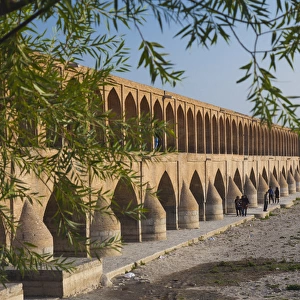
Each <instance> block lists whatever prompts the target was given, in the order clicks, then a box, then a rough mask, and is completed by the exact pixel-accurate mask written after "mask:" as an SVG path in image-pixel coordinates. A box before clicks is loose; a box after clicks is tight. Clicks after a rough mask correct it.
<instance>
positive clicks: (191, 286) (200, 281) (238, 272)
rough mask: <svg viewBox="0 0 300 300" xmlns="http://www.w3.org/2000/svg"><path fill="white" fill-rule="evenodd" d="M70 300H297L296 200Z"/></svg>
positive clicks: (299, 210)
mask: <svg viewBox="0 0 300 300" xmlns="http://www.w3.org/2000/svg"><path fill="white" fill-rule="evenodd" d="M70 299H72V300H99V299H105V300H119V299H122V300H142V299H160V300H167V299H170V300H233V299H251V300H252V299H253V300H254V299H255V300H257V299H278V300H290V299H300V201H297V202H296V203H295V205H294V206H293V207H291V208H289V209H280V210H279V209H278V210H274V211H273V212H272V213H270V216H269V217H267V218H266V219H261V220H260V219H255V220H252V221H249V222H246V223H244V224H242V225H240V226H237V227H232V228H230V229H229V230H227V231H226V232H224V233H222V234H219V235H216V236H214V237H211V238H209V239H207V240H204V241H200V242H199V243H197V244H193V245H190V246H187V247H184V248H180V249H177V250H175V251H172V252H170V253H166V254H165V255H164V256H161V257H160V258H158V259H156V260H155V261H152V262H150V263H147V264H146V265H141V266H138V267H137V268H136V269H134V270H132V272H130V273H127V274H125V275H121V276H118V277H115V278H113V279H112V286H111V287H99V288H98V289H96V290H94V291H91V292H89V293H85V294H81V295H78V296H76V297H72V298H70Z"/></svg>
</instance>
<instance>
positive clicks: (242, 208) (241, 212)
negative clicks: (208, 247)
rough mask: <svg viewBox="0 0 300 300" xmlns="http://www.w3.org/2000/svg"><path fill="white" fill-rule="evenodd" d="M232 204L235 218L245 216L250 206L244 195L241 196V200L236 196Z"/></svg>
mask: <svg viewBox="0 0 300 300" xmlns="http://www.w3.org/2000/svg"><path fill="white" fill-rule="evenodd" d="M234 203H235V210H236V216H237V217H238V216H247V210H248V206H249V204H250V202H249V199H248V197H247V196H246V195H242V196H241V198H240V197H239V196H236V198H235V200H234Z"/></svg>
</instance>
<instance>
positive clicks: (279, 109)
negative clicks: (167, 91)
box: [0, 0, 300, 268]
mask: <svg viewBox="0 0 300 300" xmlns="http://www.w3.org/2000/svg"><path fill="white" fill-rule="evenodd" d="M299 11H300V4H299V2H298V1H296V0H276V1H274V2H273V1H272V5H271V4H270V3H268V2H267V1H265V0H247V1H246V0H244V1H243V0H235V1H232V0H199V1H188V0H186V1H179V0H170V1H161V0H158V1H150V0H139V1H130V0H124V1H118V0H114V1H111V2H109V1H108V2H103V1H99V0H80V1H78V0H74V1H70V0H43V1H41V0H20V1H14V0H0V24H1V26H0V64H1V72H0V84H1V85H0V93H1V94H0V98H1V103H0V105H1V110H0V113H1V118H0V131H1V135H0V139H1V140H0V143H1V148H0V151H1V159H0V164H1V165H0V186H1V194H0V197H1V201H2V203H3V207H2V209H1V211H0V213H1V218H2V222H3V223H4V227H5V228H6V229H7V230H9V231H11V234H12V236H13V235H14V233H15V225H16V224H15V222H14V220H13V218H12V216H11V213H10V210H8V209H7V207H9V205H8V204H7V203H13V202H14V201H17V200H18V201H19V200H22V201H25V200H27V201H29V202H33V201H39V202H41V203H42V198H43V195H41V194H40V193H38V192H34V191H32V190H30V189H29V188H28V187H27V185H26V182H24V180H22V178H25V177H26V175H27V174H31V175H32V174H34V175H36V176H37V178H39V179H40V180H41V181H43V182H44V184H45V186H47V187H48V188H50V187H52V186H54V187H55V190H56V193H57V194H56V197H55V199H56V202H57V214H56V215H55V218H56V223H57V226H58V228H59V232H60V233H61V234H66V233H67V235H68V238H69V240H70V243H71V244H73V245H74V246H75V247H76V240H77V239H76V238H77V235H76V229H77V228H78V225H80V223H78V222H76V221H74V220H72V218H71V216H72V215H73V214H75V215H76V214H78V215H79V216H80V215H84V214H88V213H90V212H91V210H95V209H96V210H97V209H98V208H97V206H96V200H95V199H98V196H99V195H98V194H99V191H95V190H93V189H92V187H91V185H90V184H89V183H90V181H91V180H92V179H93V178H94V177H97V178H98V179H100V180H104V179H110V178H115V177H117V178H124V179H125V180H128V181H129V182H132V183H135V181H136V179H138V177H137V175H136V174H134V172H132V170H131V163H132V162H133V161H134V160H135V156H134V154H133V152H132V150H139V151H140V150H142V152H143V151H144V150H146V142H145V141H146V140H149V138H150V137H152V136H154V135H155V132H154V131H156V130H157V131H158V132H159V133H160V132H161V131H164V130H165V128H164V124H159V126H158V127H159V128H158V129H157V126H153V121H152V120H151V121H150V122H149V118H145V119H141V120H131V121H130V120H127V122H124V121H123V119H121V120H118V119H116V118H115V116H113V115H112V112H105V111H104V110H103V109H101V107H102V106H103V102H102V99H101V94H100V93H99V92H98V90H99V88H102V87H103V88H104V87H105V85H107V84H113V81H112V79H111V78H110V76H109V75H110V73H111V72H112V71H119V72H126V71H128V70H129V68H130V66H129V65H128V64H127V60H128V57H129V56H130V51H129V49H128V48H127V47H126V36H122V28H124V27H127V28H129V29H130V28H133V27H135V28H136V29H137V31H138V33H139V37H140V39H141V44H140V49H139V50H140V53H141V55H140V59H139V61H138V67H146V68H148V70H149V74H150V78H151V79H152V81H153V83H154V82H155V81H156V80H157V79H160V80H161V81H162V83H164V84H165V83H170V84H172V85H175V84H176V83H177V82H178V81H180V80H181V79H182V78H183V75H184V72H183V71H180V70H175V69H174V65H173V63H172V62H170V61H169V60H168V59H167V57H168V56H167V54H166V53H164V52H163V45H160V44H159V43H157V42H155V41H154V42H151V41H147V40H146V39H145V38H144V36H143V32H142V29H143V26H147V21H148V17H149V15H153V16H154V19H155V20H156V21H157V22H158V24H159V26H160V28H161V29H162V30H163V29H164V28H165V26H168V25H173V24H176V26H179V27H180V29H179V31H178V33H177V34H176V36H175V37H174V38H181V39H183V40H184V41H186V47H187V48H189V47H192V46H193V45H194V44H197V45H200V46H203V47H207V48H209V47H210V46H212V45H214V44H216V43H218V42H219V40H220V39H223V40H224V41H225V42H227V43H230V41H231V40H233V39H236V40H237V41H238V42H239V43H240V45H241V47H242V48H243V49H244V51H246V52H247V53H249V55H250V58H251V61H250V62H248V63H246V64H245V65H244V66H242V67H241V69H242V70H243V71H244V72H245V74H244V76H243V77H242V78H241V79H240V80H239V81H238V82H244V81H249V82H250V87H249V95H248V100H249V101H252V102H253V105H254V108H253V114H254V116H258V117H260V118H261V119H262V120H263V121H266V122H268V124H271V122H272V120H273V118H274V117H277V121H279V122H281V123H282V124H284V125H288V126H290V127H291V128H293V129H297V128H299V122H300V121H299V120H298V117H297V108H298V104H296V103H295V102H293V100H294V99H295V98H294V97H288V96H285V95H284V94H283V93H282V91H281V90H280V89H279V88H278V87H276V71H277V65H278V62H279V61H285V62H286V63H287V64H289V65H290V67H291V68H293V63H294V58H295V56H296V55H297V54H298V52H299V33H298V32H299V30H298V29H299V25H298V22H299V16H300V14H299ZM44 25H47V26H51V25H53V26H55V32H53V35H52V36H50V35H49V34H48V32H47V31H42V30H41V28H44ZM241 26H242V27H243V28H245V29H247V32H249V34H250V33H252V34H253V35H254V37H255V39H254V43H253V45H252V46H251V47H248V46H247V45H246V44H244V43H243V39H242V37H241V36H239V28H241ZM261 39H263V40H264V41H266V40H267V39H269V48H268V49H264V50H261V49H259V48H258V45H259V43H258V42H259V41H260V40H261ZM87 55H88V56H90V57H92V58H93V59H94V61H95V68H94V69H93V70H88V71H84V72H83V71H82V69H81V68H77V67H76V64H75V63H81V62H82V61H84V58H85V57H86V56H87ZM86 99H88V101H86ZM141 124H142V126H141ZM42 129H44V130H42ZM124 132H126V139H127V141H128V142H127V143H126V144H124V143H122V142H121V143H120V141H123V140H124ZM138 132H141V133H142V134H137V133H138ZM147 134H148V135H147ZM49 148H50V149H52V150H51V151H49ZM135 153H136V152H135ZM138 153H139V152H138ZM102 196H106V195H105V193H102V192H101V197H102ZM83 199H89V200H90V201H84V200H83ZM133 214H134V215H136V211H134V210H133ZM85 242H87V241H83V243H85ZM8 253H10V252H9V251H8V249H6V248H5V247H3V248H2V261H5V262H7V263H10V264H13V265H15V266H17V265H18V264H17V261H18V258H17V257H15V256H13V255H9V254H8ZM33 256H34V257H37V256H36V255H33ZM39 259H41V260H43V258H41V257H40V258H39ZM46 260H47V257H46V258H45V261H46ZM3 265H4V264H3ZM3 265H2V267H3ZM25 265H27V264H25ZM20 268H21V267H20ZM22 268H23V267H22Z"/></svg>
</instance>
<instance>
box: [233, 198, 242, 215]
mask: <svg viewBox="0 0 300 300" xmlns="http://www.w3.org/2000/svg"><path fill="white" fill-rule="evenodd" d="M234 204H235V211H236V216H237V217H238V216H241V215H242V203H241V199H240V197H239V196H236V198H235V200H234Z"/></svg>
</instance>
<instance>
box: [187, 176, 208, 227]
mask: <svg viewBox="0 0 300 300" xmlns="http://www.w3.org/2000/svg"><path fill="white" fill-rule="evenodd" d="M190 190H191V192H192V194H193V196H194V197H195V199H196V201H197V203H198V205H199V220H200V221H204V220H205V206H204V205H205V203H204V192H203V187H202V183H201V180H200V177H199V175H198V172H197V171H195V172H194V174H193V176H192V180H191V183H190Z"/></svg>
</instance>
